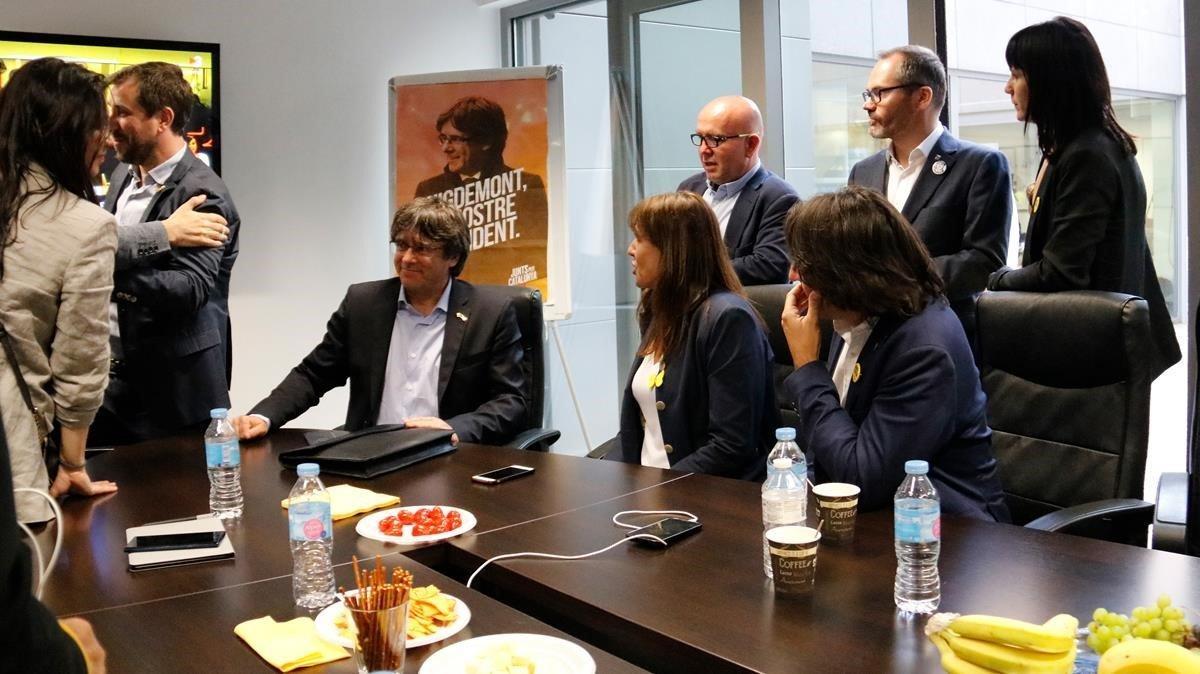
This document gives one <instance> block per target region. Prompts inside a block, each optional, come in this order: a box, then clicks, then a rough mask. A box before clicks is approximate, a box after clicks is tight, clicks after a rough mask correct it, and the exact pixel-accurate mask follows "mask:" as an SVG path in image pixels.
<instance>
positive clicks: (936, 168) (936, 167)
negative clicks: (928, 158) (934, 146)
mask: <svg viewBox="0 0 1200 674" xmlns="http://www.w3.org/2000/svg"><path fill="white" fill-rule="evenodd" d="M930 170H932V171H933V174H934V175H937V176H940V175H942V174H943V173H945V172H946V162H944V161H942V160H941V159H939V160H937V161H935V162H933V168H932V169H930Z"/></svg>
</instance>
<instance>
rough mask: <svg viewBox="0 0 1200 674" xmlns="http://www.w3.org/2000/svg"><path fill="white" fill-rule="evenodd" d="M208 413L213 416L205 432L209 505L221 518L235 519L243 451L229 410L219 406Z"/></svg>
mask: <svg viewBox="0 0 1200 674" xmlns="http://www.w3.org/2000/svg"><path fill="white" fill-rule="evenodd" d="M208 415H209V416H210V417H212V422H211V423H210V424H209V425H208V430H206V431H204V458H205V461H206V462H207V463H208V483H209V490H208V508H209V510H211V511H212V512H213V514H215V515H216V516H217V517H219V518H221V519H223V520H226V519H235V518H238V517H241V516H242V452H241V449H239V447H238V437H237V431H236V430H234V428H233V424H232V423H230V422H229V410H227V409H225V408H223V407H218V408H217V409H215V410H212V411H210V412H209V413H208Z"/></svg>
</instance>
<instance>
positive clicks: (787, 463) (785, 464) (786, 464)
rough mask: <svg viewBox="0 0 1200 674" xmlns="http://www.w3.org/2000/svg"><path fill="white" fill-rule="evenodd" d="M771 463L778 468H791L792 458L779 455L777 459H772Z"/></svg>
mask: <svg viewBox="0 0 1200 674" xmlns="http://www.w3.org/2000/svg"><path fill="white" fill-rule="evenodd" d="M771 465H772V466H775V467H776V468H778V469H779V470H791V469H792V460H791V459H789V458H787V457H786V456H781V457H779V458H778V459H775V460H774V461H772V462H771Z"/></svg>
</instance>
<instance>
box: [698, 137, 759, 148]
mask: <svg viewBox="0 0 1200 674" xmlns="http://www.w3.org/2000/svg"><path fill="white" fill-rule="evenodd" d="M757 135H758V134H757V133H739V134H737V135H736V136H704V135H701V134H698V133H693V134H692V145H695V146H696V147H700V143H704V145H705V146H706V147H708V149H710V150H715V149H717V148H719V147H721V143H724V142H725V141H727V140H733V139H734V138H749V137H750V136H757Z"/></svg>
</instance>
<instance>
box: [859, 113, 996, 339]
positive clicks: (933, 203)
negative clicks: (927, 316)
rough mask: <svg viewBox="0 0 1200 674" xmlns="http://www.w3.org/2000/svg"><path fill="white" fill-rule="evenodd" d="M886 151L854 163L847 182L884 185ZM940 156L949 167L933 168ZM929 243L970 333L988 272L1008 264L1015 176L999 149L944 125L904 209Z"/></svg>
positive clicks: (883, 188) (883, 187) (882, 187)
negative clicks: (966, 138)
mask: <svg viewBox="0 0 1200 674" xmlns="http://www.w3.org/2000/svg"><path fill="white" fill-rule="evenodd" d="M889 151H890V150H888V149H884V150H881V151H879V152H877V153H875V154H873V155H871V156H870V157H867V158H866V159H864V160H862V161H860V162H858V163H857V164H855V165H854V168H852V169H850V180H849V182H850V184H851V185H862V186H864V187H870V188H873V189H876V190H879V191H880V192H884V193H886V192H887V171H888V167H887V153H888V152H889ZM938 162H942V163H943V164H944V166H945V170H944V171H943V172H942V173H940V174H939V173H935V172H934V166H935V165H938ZM901 213H902V214H903V215H904V217H905V218H906V219H907V220H908V221H909V222H910V223H911V224H912V226H913V229H915V230H916V231H917V234H918V235H919V236H920V237H921V240H922V241H924V242H925V246H926V247H927V248H928V249H929V255H930V256H932V257H933V262H934V264H935V265H936V266H937V270H938V274H940V275H941V277H942V281H943V282H945V284H946V297H947V298H949V300H950V305H951V307H953V309H954V312H955V313H956V314H958V316H959V318H961V319H962V322H963V327H964V329H966V330H967V332H968V333H970V332H972V331H973V330H974V325H975V320H974V316H975V297H976V296H977V295H978V294H979V293H980V292H982V291H983V289H984V287H985V286H986V285H987V280H988V275H989V274H991V273H992V272H994V271H996V270H997V269H999V268H1000V267H1002V266H1003V265H1004V260H1005V256H1006V255H1007V253H1008V226H1009V222H1010V221H1011V219H1012V178H1011V176H1010V174H1009V170H1008V160H1007V159H1006V158H1005V157H1004V154H1003V153H1002V152H1000V151H999V150H993V149H991V148H988V147H984V146H982V145H976V144H974V143H969V142H966V141H962V140H959V139H957V138H955V137H954V136H951V135H950V133H949V132H948V131H947V132H942V135H941V137H940V138H938V141H937V142H936V143H934V145H933V149H932V151H931V152H930V153H929V156H928V157H927V158H926V159H925V166H924V167H923V168H922V169H921V174H920V175H919V176H917V182H916V184H915V185H913V189H912V192H911V193H910V194H909V195H908V201H907V202H905V204H904V208H903V209H902V210H901Z"/></svg>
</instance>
